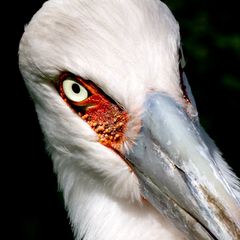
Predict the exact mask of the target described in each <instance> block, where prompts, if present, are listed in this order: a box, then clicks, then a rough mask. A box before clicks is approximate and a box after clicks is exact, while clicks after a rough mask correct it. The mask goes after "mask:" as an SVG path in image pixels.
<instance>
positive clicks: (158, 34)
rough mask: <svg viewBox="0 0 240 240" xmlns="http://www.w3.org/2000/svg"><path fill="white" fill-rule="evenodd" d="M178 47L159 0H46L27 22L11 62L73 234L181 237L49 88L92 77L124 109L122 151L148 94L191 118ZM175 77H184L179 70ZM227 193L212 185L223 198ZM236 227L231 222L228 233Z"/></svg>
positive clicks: (235, 187) (104, 239)
mask: <svg viewBox="0 0 240 240" xmlns="http://www.w3.org/2000/svg"><path fill="white" fill-rule="evenodd" d="M179 47H180V36H179V27H178V24H177V22H176V21H175V19H174V17H173V16H172V14H171V12H170V11H169V9H168V8H167V7H166V5H165V4H163V3H162V2H161V1H158V0H149V1H146V0H128V1H127V0H121V1H105V0H92V1H89V0H51V1H48V2H46V3H45V4H44V5H43V7H42V8H41V10H40V11H39V12H37V13H36V14H35V16H34V17H33V19H32V20H31V22H30V23H29V25H28V26H27V27H26V29H25V33H24V35H23V37H22V39H21V43H20V48H19V63H20V69H21V72H22V75H23V77H24V79H25V82H26V85H27V87H28V89H29V92H30V94H31V96H32V98H33V101H34V103H35V107H36V111H37V114H38V118H39V121H40V124H41V127H42V131H43V132H44V135H45V138H46V146H47V149H48V151H49V153H50V154H51V156H52V160H53V163H54V170H55V172H56V173H57V176H58V181H59V184H60V186H61V189H62V190H63V193H64V199H65V203H66V207H67V209H68V212H69V215H70V219H71V221H72V224H73V228H74V231H75V235H76V239H78V240H80V239H81V238H82V237H84V240H91V239H94V240H108V239H109V240H110V239H111V240H112V239H116V240H117V239H119V240H122V239H128V240H131V239H138V240H146V239H147V240H154V239H156V240H159V239H169V240H171V239H179V240H180V239H188V238H189V236H186V235H185V233H183V232H181V231H179V230H177V228H176V227H175V226H174V225H173V224H172V223H170V221H169V220H167V218H166V217H165V216H163V215H161V214H160V213H159V212H157V211H156V210H155V209H154V208H153V207H152V206H151V205H150V204H149V203H146V202H142V199H141V189H140V187H139V180H138V178H137V177H136V175H135V173H134V172H132V171H129V166H128V165H127V164H126V163H125V162H124V161H123V160H122V158H121V156H120V155H118V154H116V153H115V152H113V151H112V150H111V149H109V148H107V147H105V146H103V145H102V144H101V143H100V142H99V141H98V136H97V134H96V133H95V132H94V131H93V130H92V128H91V127H90V126H89V125H88V124H87V123H86V122H85V121H84V120H82V119H81V118H80V117H79V116H78V115H77V114H75V113H74V112H73V111H72V109H71V108H69V107H68V106H67V105H66V103H65V102H64V101H63V100H62V98H61V97H60V96H59V94H58V92H57V91H56V88H55V85H54V84H55V82H56V81H57V80H58V76H59V74H60V73H61V72H65V71H67V72H71V73H73V74H75V75H77V76H81V77H82V78H84V79H90V80H91V81H93V82H94V83H95V84H96V85H97V86H98V87H100V88H101V89H102V90H103V91H104V92H105V93H106V94H107V95H108V96H110V97H111V98H112V99H114V101H115V102H117V103H119V104H120V105H121V106H122V107H123V108H124V109H126V111H127V112H128V113H129V116H130V121H129V122H128V125H127V131H126V133H125V135H126V139H127V140H126V141H125V143H124V144H123V146H122V148H121V153H122V154H125V153H126V152H128V151H131V147H132V143H134V142H136V139H137V136H138V124H139V121H140V118H141V116H142V114H144V109H143V105H144V102H145V99H146V96H147V94H149V93H151V92H161V93H164V94H166V95H168V96H169V97H170V98H171V99H173V100H174V101H175V102H176V103H177V104H178V105H179V106H181V107H183V108H184V109H186V112H187V114H189V116H190V117H191V118H192V119H193V121H195V122H197V121H198V117H197V110H196V107H195V103H194V99H193V97H192V95H191V92H190V89H187V92H188V95H189V98H190V100H191V103H192V104H187V105H186V102H185V99H184V98H183V92H182V89H181V87H180V73H179V56H178V49H179ZM184 82H185V85H187V84H188V83H187V79H186V77H185V76H184ZM185 105H186V106H185ZM166 121H167V120H166ZM176 123H178V121H176ZM201 134H202V137H203V138H204V139H205V141H206V143H207V145H208V147H209V152H210V153H211V156H213V158H214V161H215V162H216V165H217V168H218V170H219V169H220V170H219V171H220V173H219V176H221V177H222V178H224V179H225V182H226V185H227V186H228V189H230V190H231V191H230V192H231V193H232V194H233V196H235V198H238V199H239V198H240V191H239V184H238V180H237V178H236V177H235V175H234V174H233V173H232V171H231V170H230V169H229V167H228V166H227V164H226V163H225V162H224V161H223V160H222V158H221V156H220V154H219V152H218V150H217V149H216V147H215V145H214V144H213V143H212V141H211V140H210V139H209V137H208V136H205V135H206V134H205V133H203V132H202V133H201ZM189 147H190V148H191V147H192V146H189ZM181 151H182V150H181ZM217 174H218V173H216V176H217ZM216 178H218V177H216ZM207 181H208V179H207ZM207 181H206V182H207ZM227 192H228V191H227V190H226V192H225V190H224V191H223V192H221V194H223V195H222V196H224V197H225V198H226V199H228V197H229V196H228V193H227ZM216 194H218V193H216ZM221 194H220V195H221ZM229 199H230V197H229ZM235 200H236V199H235ZM235 200H229V201H230V203H229V206H227V207H226V208H228V210H231V212H232V213H231V214H232V215H233V216H232V217H233V219H238V221H236V223H235V225H236V228H238V227H239V225H238V224H239V218H238V217H239V216H240V215H239V205H237V203H236V202H234V201H235ZM226 201H227V200H226ZM236 206H238V209H237V208H236ZM233 209H234V210H235V212H234V211H233ZM237 234H239V228H238V229H237V230H236V235H234V236H239V235H237ZM192 238H193V239H194V237H192ZM203 239H204V238H203ZM222 239H227V238H226V237H225V236H223V238H222ZM232 239H235V238H234V237H233V238H232ZM236 239H237V238H236Z"/></svg>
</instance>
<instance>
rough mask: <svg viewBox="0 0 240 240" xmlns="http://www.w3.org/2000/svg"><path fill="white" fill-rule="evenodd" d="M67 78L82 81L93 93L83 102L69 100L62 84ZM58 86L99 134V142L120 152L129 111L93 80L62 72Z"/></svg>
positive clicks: (76, 110) (71, 105) (62, 94)
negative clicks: (106, 93) (121, 106)
mask: <svg viewBox="0 0 240 240" xmlns="http://www.w3.org/2000/svg"><path fill="white" fill-rule="evenodd" d="M67 78H71V79H72V80H74V81H76V82H78V83H80V84H81V85H82V86H83V87H85V88H86V89H87V90H88V92H89V93H90V94H91V95H90V96H89V97H88V98H87V99H85V100H83V101H81V102H73V101H71V100H69V99H68V98H67V97H66V95H65V93H64V90H63V84H62V83H63V81H64V80H65V79H67ZM57 88H58V90H59V93H60V95H61V97H62V98H63V99H64V101H66V102H67V103H68V104H69V105H70V107H72V109H73V110H74V111H75V112H77V114H78V115H79V116H80V117H81V118H82V119H83V120H84V121H86V122H87V123H88V124H89V125H90V126H91V127H92V129H93V130H94V131H95V132H96V133H97V134H98V137H99V142H100V143H102V144H103V145H105V146H107V147H110V148H112V149H114V150H116V151H118V152H119V151H120V149H121V146H122V144H123V142H124V141H125V140H126V139H125V137H124V133H125V131H126V126H127V122H128V114H127V112H126V111H124V110H123V109H122V108H120V107H119V106H118V105H117V104H116V103H114V102H113V101H111V99H109V98H108V97H107V96H106V95H105V94H104V93H103V92H102V91H101V90H99V89H98V88H97V87H96V86H95V85H94V84H93V83H92V82H91V81H87V80H84V79H82V78H80V77H75V76H73V75H71V74H69V73H63V74H61V76H60V78H59V83H58V86H57Z"/></svg>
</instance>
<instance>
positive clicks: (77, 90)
mask: <svg viewBox="0 0 240 240" xmlns="http://www.w3.org/2000/svg"><path fill="white" fill-rule="evenodd" d="M72 90H73V92H74V93H76V94H78V93H80V86H79V85H78V84H77V83H73V85H72Z"/></svg>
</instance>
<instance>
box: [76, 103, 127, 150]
mask: <svg viewBox="0 0 240 240" xmlns="http://www.w3.org/2000/svg"><path fill="white" fill-rule="evenodd" d="M81 118H82V119H83V120H84V121H86V122H87V123H88V124H89V125H90V126H91V128H92V129H93V130H94V131H95V132H96V133H97V134H98V137H99V142H100V143H102V144H103V145H105V146H107V147H109V148H112V149H114V150H116V151H119V150H120V148H121V145H122V143H123V142H124V141H125V137H124V133H125V131H126V126H127V122H128V119H129V117H128V114H127V112H126V111H124V110H123V109H121V108H120V107H118V106H117V105H116V104H114V103H111V102H109V101H107V100H106V101H101V102H99V103H98V104H96V105H90V107H87V108H86V111H85V113H84V114H83V115H82V116H81Z"/></svg>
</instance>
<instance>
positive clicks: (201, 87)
mask: <svg viewBox="0 0 240 240" xmlns="http://www.w3.org/2000/svg"><path fill="white" fill-rule="evenodd" d="M43 2H44V1H39V0H22V1H18V2H17V3H16V4H14V5H15V9H16V13H15V14H14V19H13V21H12V23H11V24H12V25H11V29H12V31H11V35H10V36H11V37H7V41H8V40H9V43H10V47H9V48H8V50H9V54H8V55H9V56H10V58H6V59H10V62H7V65H8V67H9V66H11V68H10V70H8V71H7V80H8V82H7V85H8V88H5V90H4V91H5V92H4V93H6V92H7V97H5V98H4V100H5V103H4V104H2V105H4V106H7V111H8V116H10V119H9V120H7V123H8V124H9V127H8V129H9V131H7V137H6V138H5V143H7V144H6V148H5V149H4V150H6V151H7V164H9V166H8V167H7V169H4V168H3V169H2V171H5V172H3V174H4V173H7V177H6V178H5V183H6V184H3V186H5V187H6V188H7V190H8V191H7V192H6V194H5V196H7V198H6V199H7V201H8V203H10V204H9V205H10V207H8V205H6V208H7V211H8V215H10V220H6V221H5V222H6V223H7V225H8V227H9V229H8V235H7V236H9V237H7V239H9V238H10V239H12V238H16V236H17V238H18V239H25V240H38V239H39V240H40V239H41V240H42V239H47V240H48V239H52V240H53V239H58V240H61V239H65V240H66V239H73V236H72V232H71V227H70V225H69V222H68V219H67V214H66V212H65V210H64V204H63V201H62V195H61V193H60V192H58V186H57V181H56V176H55V175H54V174H53V171H52V162H51V160H50V159H49V158H48V156H47V154H46V153H45V150H44V144H43V136H42V134H41V131H40V128H39V125H38V121H37V118H36V114H35V111H34V107H33V103H32V102H31V100H30V97H29V95H28V92H27V90H26V88H25V86H24V82H23V80H22V78H21V75H20V73H19V71H18V63H17V62H18V57H17V52H18V44H19V40H20V38H21V35H22V33H23V28H24V25H25V24H27V23H28V22H29V21H30V19H31V16H32V15H33V14H34V13H35V12H36V11H37V10H38V9H39V8H40V6H41V5H42V3H43ZM165 3H166V4H167V5H168V6H169V7H170V9H171V10H172V12H173V14H174V15H175V17H176V19H177V20H178V21H179V23H180V26H181V34H182V42H183V49H184V53H185V58H186V60H187V67H186V70H185V71H186V73H187V76H188V79H189V82H190V85H191V86H192V90H193V94H194V96H195V98H196V102H197V106H198V110H199V114H200V119H201V123H202V125H203V126H204V127H205V129H206V130H207V132H208V133H209V134H210V136H211V137H212V138H213V139H214V140H215V142H216V143H217V145H218V146H219V148H220V149H221V150H222V152H223V156H224V158H225V159H227V161H228V162H229V164H230V165H231V166H232V167H233V169H234V171H235V172H236V173H237V174H238V176H240V168H239V165H240V164H239V156H238V155H239V148H240V146H239V133H240V126H239V123H240V117H239V113H240V104H239V103H240V101H239V100H240V78H239V73H240V71H239V56H240V34H239V32H240V29H239V11H238V9H239V7H238V3H237V1H234V0H229V1H227V2H224V3H220V1H214V0H211V1H207V0H206V1H204V0H195V1H192V0H168V1H165ZM5 37H6V36H5ZM9 56H8V57H9ZM6 61H7V60H6ZM3 71H6V70H5V69H3ZM10 80H11V81H10ZM3 82H6V81H3ZM2 99H3V98H2ZM2 130H3V131H4V130H5V125H3V126H2ZM5 158H6V157H5ZM9 210H11V211H9Z"/></svg>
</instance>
